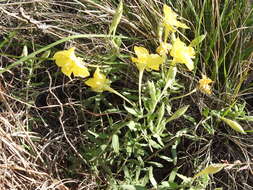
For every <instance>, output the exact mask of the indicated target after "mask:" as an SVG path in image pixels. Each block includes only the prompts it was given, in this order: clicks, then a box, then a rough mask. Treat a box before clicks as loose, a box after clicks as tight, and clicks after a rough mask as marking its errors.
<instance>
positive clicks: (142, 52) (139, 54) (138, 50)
mask: <svg viewBox="0 0 253 190" xmlns="http://www.w3.org/2000/svg"><path fill="white" fill-rule="evenodd" d="M134 52H135V54H136V55H137V57H145V56H147V55H149V52H148V50H147V49H146V48H144V47H139V46H134Z"/></svg>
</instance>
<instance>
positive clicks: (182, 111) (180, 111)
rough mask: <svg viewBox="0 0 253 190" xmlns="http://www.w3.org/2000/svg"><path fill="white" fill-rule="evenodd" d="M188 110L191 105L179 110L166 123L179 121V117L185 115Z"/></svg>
mask: <svg viewBox="0 0 253 190" xmlns="http://www.w3.org/2000/svg"><path fill="white" fill-rule="evenodd" d="M188 108H189V105H187V106H184V107H182V108H179V109H178V110H177V111H176V112H175V113H174V114H173V115H172V116H171V117H170V118H169V119H167V121H166V122H167V123H168V122H170V121H172V120H175V119H178V118H179V117H181V116H182V115H184V114H185V112H186V111H187V110H188Z"/></svg>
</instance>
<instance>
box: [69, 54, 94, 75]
mask: <svg viewBox="0 0 253 190" xmlns="http://www.w3.org/2000/svg"><path fill="white" fill-rule="evenodd" d="M71 70H72V72H73V74H74V76H75V77H83V78H85V77H88V76H89V75H90V73H89V71H88V69H87V67H85V66H84V65H83V62H82V59H81V58H79V57H77V58H76V60H75V64H74V65H73V67H72V69H71Z"/></svg>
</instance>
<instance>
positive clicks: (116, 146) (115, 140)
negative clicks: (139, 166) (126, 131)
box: [112, 134, 119, 154]
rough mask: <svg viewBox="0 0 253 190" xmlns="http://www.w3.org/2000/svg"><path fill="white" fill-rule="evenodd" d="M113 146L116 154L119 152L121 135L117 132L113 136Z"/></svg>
mask: <svg viewBox="0 0 253 190" xmlns="http://www.w3.org/2000/svg"><path fill="white" fill-rule="evenodd" d="M112 148H113V150H114V152H115V153H116V154H118V153H119V136H118V135H117V134H113V136H112Z"/></svg>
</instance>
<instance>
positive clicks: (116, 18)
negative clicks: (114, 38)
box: [109, 0, 123, 35]
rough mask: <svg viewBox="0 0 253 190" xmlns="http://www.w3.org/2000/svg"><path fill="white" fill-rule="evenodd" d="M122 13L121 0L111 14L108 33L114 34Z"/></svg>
mask: <svg viewBox="0 0 253 190" xmlns="http://www.w3.org/2000/svg"><path fill="white" fill-rule="evenodd" d="M122 13H123V0H121V1H120V2H119V5H118V7H117V9H116V11H115V14H114V16H113V19H112V23H111V26H110V28H109V35H111V34H113V35H115V33H116V30H117V27H118V25H119V22H120V19H121V17H122Z"/></svg>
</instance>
